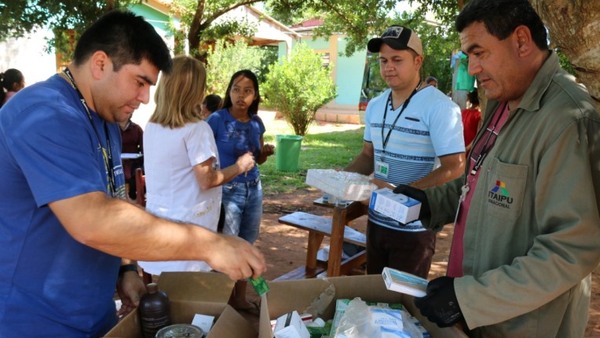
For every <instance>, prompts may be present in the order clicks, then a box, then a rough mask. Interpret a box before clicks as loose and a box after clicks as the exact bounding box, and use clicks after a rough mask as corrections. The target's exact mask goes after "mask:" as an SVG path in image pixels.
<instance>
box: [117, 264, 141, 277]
mask: <svg viewBox="0 0 600 338" xmlns="http://www.w3.org/2000/svg"><path fill="white" fill-rule="evenodd" d="M127 271H135V272H137V271H138V268H137V265H136V264H125V265H121V267H119V277H121V276H123V274H124V273H125V272H127Z"/></svg>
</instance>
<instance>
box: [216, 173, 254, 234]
mask: <svg viewBox="0 0 600 338" xmlns="http://www.w3.org/2000/svg"><path fill="white" fill-rule="evenodd" d="M262 200H263V191H262V185H261V183H260V179H256V180H255V181H251V182H246V183H240V182H230V183H227V184H224V185H223V199H222V202H223V207H224V209H225V224H224V227H223V233H224V234H228V235H236V236H240V237H241V238H243V239H245V240H246V241H248V242H250V243H254V241H256V239H257V238H258V233H259V231H260V220H261V217H262V212H263V208H262Z"/></svg>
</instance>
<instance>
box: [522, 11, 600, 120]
mask: <svg viewBox="0 0 600 338" xmlns="http://www.w3.org/2000/svg"><path fill="white" fill-rule="evenodd" d="M530 2H531V4H532V5H533V7H534V8H535V9H536V10H537V12H538V13H539V14H540V16H541V18H542V20H543V21H544V24H546V27H548V30H549V34H550V40H551V42H552V47H556V48H559V49H560V50H561V51H562V52H563V53H564V54H565V55H566V56H567V57H568V58H569V61H570V62H571V63H572V64H573V66H574V67H575V70H576V76H577V81H579V82H581V83H583V84H584V85H585V86H586V87H587V89H588V91H589V92H590V95H591V96H592V98H593V99H594V101H595V105H596V109H597V110H599V111H600V81H598V77H599V76H600V1H598V0H530Z"/></svg>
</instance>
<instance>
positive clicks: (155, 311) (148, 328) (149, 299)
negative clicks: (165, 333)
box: [138, 283, 171, 338]
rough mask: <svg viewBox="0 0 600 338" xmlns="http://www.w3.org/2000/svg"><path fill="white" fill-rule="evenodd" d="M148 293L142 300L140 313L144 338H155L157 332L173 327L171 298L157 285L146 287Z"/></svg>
mask: <svg viewBox="0 0 600 338" xmlns="http://www.w3.org/2000/svg"><path fill="white" fill-rule="evenodd" d="M146 289H147V291H148V293H146V294H145V295H143V296H142V298H141V299H140V306H139V308H138V309H139V313H140V322H141V324H142V334H143V336H144V338H154V337H155V336H156V332H157V331H158V330H160V329H162V328H163V327H165V326H168V325H171V313H170V304H169V297H168V296H167V294H166V293H165V292H164V291H161V290H159V289H158V285H157V284H156V283H150V284H148V285H147V286H146Z"/></svg>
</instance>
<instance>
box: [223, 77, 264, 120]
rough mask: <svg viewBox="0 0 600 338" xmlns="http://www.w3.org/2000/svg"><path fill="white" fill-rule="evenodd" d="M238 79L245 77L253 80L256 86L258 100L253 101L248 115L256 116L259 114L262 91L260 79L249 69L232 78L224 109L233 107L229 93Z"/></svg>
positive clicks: (224, 101)
mask: <svg viewBox="0 0 600 338" xmlns="http://www.w3.org/2000/svg"><path fill="white" fill-rule="evenodd" d="M238 77H245V78H248V79H250V80H252V83H253V84H254V92H255V93H256V98H255V99H254V101H252V104H251V105H250V107H248V114H249V115H255V114H258V104H259V103H260V91H259V90H258V78H256V75H255V74H254V73H253V72H252V71H251V70H249V69H244V70H239V71H237V72H235V74H233V75H232V76H231V80H230V81H229V85H228V86H227V91H226V92H225V99H224V100H223V108H229V107H231V106H232V105H233V103H232V102H231V96H229V92H230V91H231V87H233V82H234V81H235V79H237V78H238Z"/></svg>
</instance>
